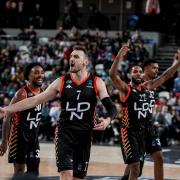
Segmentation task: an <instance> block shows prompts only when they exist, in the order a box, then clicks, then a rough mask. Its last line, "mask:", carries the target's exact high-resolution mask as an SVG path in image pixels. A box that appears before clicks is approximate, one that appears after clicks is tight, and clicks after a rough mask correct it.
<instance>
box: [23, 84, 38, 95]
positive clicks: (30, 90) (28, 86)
mask: <svg viewBox="0 0 180 180" xmlns="http://www.w3.org/2000/svg"><path fill="white" fill-rule="evenodd" d="M26 87H27V88H28V89H29V90H30V91H31V93H32V94H34V96H36V95H37V94H40V93H41V90H40V92H39V93H36V92H34V91H33V90H32V89H31V87H30V86H29V84H27V85H26Z"/></svg>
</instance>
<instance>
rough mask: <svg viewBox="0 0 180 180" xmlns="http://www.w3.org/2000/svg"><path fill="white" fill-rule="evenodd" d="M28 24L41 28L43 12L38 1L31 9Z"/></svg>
mask: <svg viewBox="0 0 180 180" xmlns="http://www.w3.org/2000/svg"><path fill="white" fill-rule="evenodd" d="M29 20H30V24H31V25H33V26H34V27H35V28H42V27H43V21H44V19H43V14H42V10H41V6H40V4H39V3H36V4H35V6H34V9H33V15H32V17H30V19H29Z"/></svg>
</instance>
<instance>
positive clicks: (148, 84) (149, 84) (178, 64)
mask: <svg viewBox="0 0 180 180" xmlns="http://www.w3.org/2000/svg"><path fill="white" fill-rule="evenodd" d="M177 52H178V59H177V60H176V61H175V62H174V63H173V64H172V66H171V67H169V68H168V69H167V70H166V71H164V72H163V73H162V74H161V75H160V76H158V77H157V78H155V79H153V80H150V81H147V82H145V83H144V85H145V86H146V87H147V88H148V89H154V88H157V87H159V86H160V85H162V84H163V83H164V82H166V81H167V80H168V79H170V78H171V77H173V76H174V74H175V72H176V71H177V70H178V68H179V67H180V50H178V51H177Z"/></svg>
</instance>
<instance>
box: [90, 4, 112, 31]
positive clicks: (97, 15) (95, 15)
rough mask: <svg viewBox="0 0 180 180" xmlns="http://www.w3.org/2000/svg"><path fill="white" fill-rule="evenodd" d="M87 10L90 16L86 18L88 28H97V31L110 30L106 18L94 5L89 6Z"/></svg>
mask: <svg viewBox="0 0 180 180" xmlns="http://www.w3.org/2000/svg"><path fill="white" fill-rule="evenodd" d="M89 10H90V12H91V15H90V16H89V18H88V28H90V29H93V30H94V29H96V28H98V29H99V30H110V29H111V26H110V23H109V19H108V17H106V16H105V15H104V14H102V13H101V12H100V11H98V9H97V8H96V5H95V4H91V5H90V7H89Z"/></svg>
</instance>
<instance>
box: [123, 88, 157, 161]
mask: <svg viewBox="0 0 180 180" xmlns="http://www.w3.org/2000/svg"><path fill="white" fill-rule="evenodd" d="M121 103H122V110H123V115H122V120H121V149H122V153H123V157H124V161H125V163H127V164H131V163H134V162H139V161H140V160H141V161H143V159H144V155H145V127H146V123H147V119H151V117H152V110H153V107H154V104H155V100H154V98H153V96H152V92H151V91H149V90H147V89H145V88H144V87H143V86H141V90H138V89H135V88H133V87H131V86H129V89H128V94H127V96H126V97H125V98H124V99H121Z"/></svg>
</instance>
